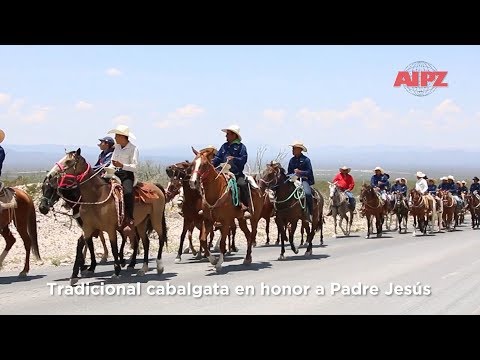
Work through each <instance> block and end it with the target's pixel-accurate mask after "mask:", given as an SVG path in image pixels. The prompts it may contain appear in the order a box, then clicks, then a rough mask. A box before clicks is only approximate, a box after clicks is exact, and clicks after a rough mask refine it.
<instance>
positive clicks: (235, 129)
mask: <svg viewBox="0 0 480 360" xmlns="http://www.w3.org/2000/svg"><path fill="white" fill-rule="evenodd" d="M222 131H223V132H225V133H226V132H227V131H231V132H233V133H235V134H237V136H238V140H240V141H242V136H241V135H240V126H238V125H230V126H229V127H228V128H226V129H222Z"/></svg>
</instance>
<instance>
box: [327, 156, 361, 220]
mask: <svg viewBox="0 0 480 360" xmlns="http://www.w3.org/2000/svg"><path fill="white" fill-rule="evenodd" d="M338 170H339V173H338V174H337V175H335V177H334V178H333V180H332V182H333V183H336V184H337V186H338V188H339V189H340V191H343V192H344V194H345V195H346V196H347V198H348V202H349V203H350V206H351V207H352V208H353V209H355V206H356V204H355V197H354V196H353V194H352V190H353V188H354V187H355V180H353V176H352V175H350V174H349V173H350V171H351V168H349V167H346V166H345V165H344V166H342V167H341V168H339V169H338ZM330 215H332V206H331V204H330V210H329V211H328V214H327V216H330Z"/></svg>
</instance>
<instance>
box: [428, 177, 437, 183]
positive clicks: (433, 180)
mask: <svg viewBox="0 0 480 360" xmlns="http://www.w3.org/2000/svg"><path fill="white" fill-rule="evenodd" d="M427 181H431V182H433V183H434V184H435V179H432V178H430V179H428V180H427Z"/></svg>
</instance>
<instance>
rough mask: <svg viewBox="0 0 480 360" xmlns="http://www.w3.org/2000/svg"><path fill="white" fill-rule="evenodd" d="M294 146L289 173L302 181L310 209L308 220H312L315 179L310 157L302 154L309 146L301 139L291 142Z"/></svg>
mask: <svg viewBox="0 0 480 360" xmlns="http://www.w3.org/2000/svg"><path fill="white" fill-rule="evenodd" d="M290 146H291V147H292V154H293V157H292V158H291V159H290V161H289V163H288V170H287V172H288V175H289V176H292V175H296V176H298V178H299V179H300V180H301V181H302V186H303V191H304V193H305V199H306V203H307V210H308V215H307V217H308V221H309V222H312V213H313V197H312V188H311V186H312V185H313V184H315V179H314V177H313V170H312V163H311V162H310V159H309V158H308V157H306V156H305V155H304V154H302V151H305V152H307V148H306V147H305V145H303V143H302V142H300V141H294V142H293V144H290Z"/></svg>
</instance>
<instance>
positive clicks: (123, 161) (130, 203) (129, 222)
mask: <svg viewBox="0 0 480 360" xmlns="http://www.w3.org/2000/svg"><path fill="white" fill-rule="evenodd" d="M108 133H109V134H115V142H116V143H117V144H116V145H115V149H114V150H113V154H112V165H113V166H115V167H116V168H117V170H116V171H115V175H116V176H118V178H119V179H120V180H121V182H122V186H123V200H124V203H125V223H126V227H125V230H126V231H129V230H134V220H133V207H134V202H135V195H134V193H133V187H134V186H135V185H136V183H137V178H136V172H137V166H138V148H137V147H136V146H135V145H133V144H132V143H131V142H130V140H129V139H130V138H132V139H135V136H134V135H133V134H132V132H131V131H130V129H129V127H128V126H126V125H118V126H117V127H116V128H115V129H112V130H110V131H109V132H108Z"/></svg>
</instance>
